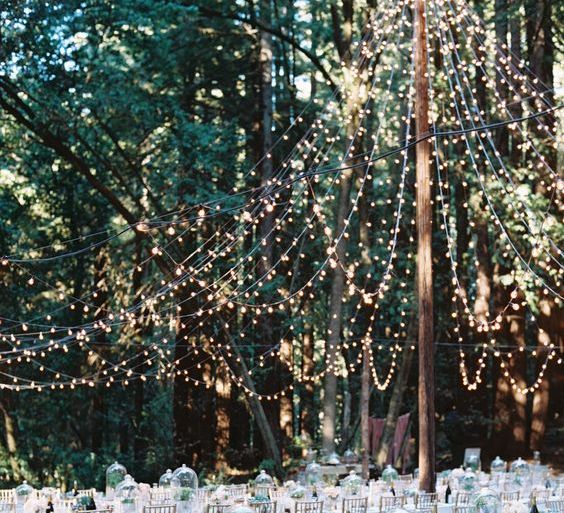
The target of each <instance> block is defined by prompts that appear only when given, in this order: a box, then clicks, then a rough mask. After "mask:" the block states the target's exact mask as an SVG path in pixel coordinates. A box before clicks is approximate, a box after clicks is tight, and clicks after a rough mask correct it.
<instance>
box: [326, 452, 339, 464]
mask: <svg viewBox="0 0 564 513" xmlns="http://www.w3.org/2000/svg"><path fill="white" fill-rule="evenodd" d="M340 464H341V458H339V455H338V454H337V453H336V452H332V453H331V454H330V455H329V457H328V458H327V465H340Z"/></svg>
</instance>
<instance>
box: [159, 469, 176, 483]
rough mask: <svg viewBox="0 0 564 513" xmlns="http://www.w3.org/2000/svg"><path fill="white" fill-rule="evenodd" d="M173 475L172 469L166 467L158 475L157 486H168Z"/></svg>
mask: <svg viewBox="0 0 564 513" xmlns="http://www.w3.org/2000/svg"><path fill="white" fill-rule="evenodd" d="M173 479H174V477H173V476H172V470H170V469H169V468H167V469H166V472H165V473H164V474H163V475H162V476H161V477H159V487H160V488H170V487H171V486H172V481H173Z"/></svg>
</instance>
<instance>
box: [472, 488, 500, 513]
mask: <svg viewBox="0 0 564 513" xmlns="http://www.w3.org/2000/svg"><path fill="white" fill-rule="evenodd" d="M472 511H473V512H474V513H501V500H500V498H499V495H498V494H497V493H496V492H494V491H493V490H492V489H491V488H482V489H481V490H480V491H479V492H478V493H477V494H476V496H475V497H474V499H473V500H472Z"/></svg>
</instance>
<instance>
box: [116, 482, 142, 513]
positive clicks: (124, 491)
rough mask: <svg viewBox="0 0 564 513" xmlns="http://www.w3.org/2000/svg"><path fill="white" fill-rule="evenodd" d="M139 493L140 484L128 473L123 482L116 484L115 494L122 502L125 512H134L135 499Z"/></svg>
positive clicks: (122, 508)
mask: <svg viewBox="0 0 564 513" xmlns="http://www.w3.org/2000/svg"><path fill="white" fill-rule="evenodd" d="M137 495H139V485H138V484H137V483H136V482H135V480H134V479H133V477H131V476H130V475H129V474H127V475H126V476H125V477H124V478H123V481H122V482H121V483H119V484H118V485H117V486H116V489H115V496H116V497H117V499H118V500H119V502H120V504H121V510H122V512H123V513H128V512H134V511H135V510H136V507H135V499H137Z"/></svg>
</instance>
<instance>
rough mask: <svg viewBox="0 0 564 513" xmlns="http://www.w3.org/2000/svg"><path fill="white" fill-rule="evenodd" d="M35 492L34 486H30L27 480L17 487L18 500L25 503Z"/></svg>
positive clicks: (19, 502)
mask: <svg viewBox="0 0 564 513" xmlns="http://www.w3.org/2000/svg"><path fill="white" fill-rule="evenodd" d="M33 492H34V489H33V486H30V485H29V484H28V483H27V481H24V482H23V483H22V484H21V485H19V486H17V487H16V501H17V503H18V504H23V503H24V502H25V501H27V499H28V497H29V496H30V495H31V494H32V493H33Z"/></svg>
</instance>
